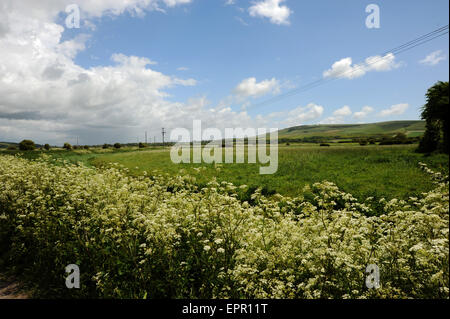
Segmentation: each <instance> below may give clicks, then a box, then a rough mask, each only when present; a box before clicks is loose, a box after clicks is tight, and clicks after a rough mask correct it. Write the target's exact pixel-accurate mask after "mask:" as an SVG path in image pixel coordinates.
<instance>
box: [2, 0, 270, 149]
mask: <svg viewBox="0 0 450 319" xmlns="http://www.w3.org/2000/svg"><path fill="white" fill-rule="evenodd" d="M74 2H75V3H79V4H83V5H84V6H82V7H83V10H85V12H88V13H89V14H90V15H91V16H95V15H102V14H119V13H120V12H124V11H127V10H135V11H136V10H137V11H139V10H144V9H148V10H153V9H154V8H156V7H155V6H156V5H161V4H164V5H167V6H169V7H170V6H174V5H177V4H183V3H188V2H190V1H156V0H154V1H152V0H129V1H117V0H99V1H76V0H70V1H65V0H60V1H56V0H42V1H31V0H30V1H28V0H23V1H12V0H6V1H2V2H1V3H0V9H1V10H0V18H2V19H0V20H1V21H2V25H1V26H0V28H1V31H0V32H1V35H0V52H1V54H0V136H1V138H2V139H4V140H10V141H17V140H21V139H24V138H31V139H33V140H35V141H36V142H41V143H44V142H45V143H51V144H62V143H63V142H65V141H69V142H72V143H74V142H75V140H76V137H77V136H78V137H79V140H80V143H86V144H94V143H96V144H100V143H112V142H130V141H136V137H137V136H142V135H143V132H144V131H145V130H148V131H149V134H150V136H152V135H157V134H158V135H157V136H160V135H159V131H160V127H161V126H164V127H166V128H167V129H168V130H170V128H176V127H185V126H188V123H192V120H194V119H201V120H202V121H203V122H204V123H205V126H206V125H208V126H212V127H217V128H224V127H225V126H226V127H234V126H236V127H254V126H256V125H258V126H259V125H263V123H264V122H265V120H264V119H263V118H256V119H255V118H252V117H251V116H249V115H248V114H247V113H246V112H245V111H233V110H232V109H231V108H230V107H229V106H225V105H224V106H216V107H213V106H211V104H210V102H209V101H208V100H207V99H206V98H205V97H198V98H193V99H189V100H188V101H186V102H177V101H173V100H172V99H173V97H172V96H171V95H170V89H171V88H174V87H177V86H192V85H196V80H195V79H190V78H179V77H176V76H172V75H167V74H163V73H161V72H159V71H157V70H156V69H155V67H156V65H157V64H156V62H155V61H152V60H151V59H149V58H147V57H137V56H130V55H124V54H120V53H115V54H113V55H112V56H111V61H110V63H109V64H108V63H106V64H103V65H99V66H93V67H89V68H86V67H83V66H80V65H78V64H76V63H75V61H74V58H75V57H76V55H77V54H78V53H79V52H80V51H83V50H84V49H85V47H86V41H88V40H89V36H88V35H81V34H80V35H79V36H77V37H75V38H73V39H69V40H63V38H62V34H63V32H64V28H63V26H61V25H58V24H57V23H55V21H56V19H57V15H58V13H59V12H63V11H64V8H65V5H66V4H67V3H74ZM4 21H7V24H6V26H7V27H5V25H4ZM249 83H250V86H251V83H252V81H249ZM262 83H263V84H261V83H256V81H255V83H254V84H255V85H254V88H253V89H252V88H249V91H247V94H249V95H250V96H259V95H260V94H264V92H265V90H269V91H276V85H275V84H276V81H275V82H274V81H272V80H268V81H267V83H266V82H264V81H263V82H262ZM264 83H265V84H268V88H265V84H264ZM241 88H243V87H241ZM245 92H246V91H245V88H243V90H242V93H243V94H245ZM152 130H154V131H152Z"/></svg>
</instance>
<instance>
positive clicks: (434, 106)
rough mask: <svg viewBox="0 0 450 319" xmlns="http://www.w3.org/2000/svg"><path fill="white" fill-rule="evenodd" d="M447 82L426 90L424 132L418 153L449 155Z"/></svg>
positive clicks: (423, 112)
mask: <svg viewBox="0 0 450 319" xmlns="http://www.w3.org/2000/svg"><path fill="white" fill-rule="evenodd" d="M448 90H449V88H448V82H437V83H436V84H435V85H433V86H432V87H431V88H429V89H428V91H427V94H426V97H427V103H426V104H425V105H424V107H423V109H422V114H421V116H422V119H424V120H426V123H427V124H426V131H425V135H424V137H423V139H422V140H421V142H420V144H419V148H418V151H419V152H422V153H428V152H432V151H435V150H440V151H442V152H445V153H447V154H448V153H449V140H448V138H449V137H448V134H449V122H448V121H449V120H448V118H449V115H450V114H449V92H448Z"/></svg>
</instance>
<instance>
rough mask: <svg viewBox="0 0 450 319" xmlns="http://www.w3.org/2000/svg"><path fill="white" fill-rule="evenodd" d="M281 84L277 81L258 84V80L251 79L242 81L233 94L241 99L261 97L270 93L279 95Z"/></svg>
mask: <svg viewBox="0 0 450 319" xmlns="http://www.w3.org/2000/svg"><path fill="white" fill-rule="evenodd" d="M279 92H280V83H279V81H278V80H277V79H275V78H272V79H270V80H263V81H261V82H256V78H254V77H251V78H247V79H244V80H242V82H241V83H239V84H238V86H237V87H236V88H235V89H234V90H233V93H234V94H235V95H236V96H237V97H238V98H241V99H245V98H248V97H261V96H264V95H266V94H269V93H274V94H276V93H279Z"/></svg>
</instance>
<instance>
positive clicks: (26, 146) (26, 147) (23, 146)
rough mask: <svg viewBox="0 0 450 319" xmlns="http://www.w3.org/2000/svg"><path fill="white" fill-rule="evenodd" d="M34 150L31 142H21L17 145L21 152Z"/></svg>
mask: <svg viewBox="0 0 450 319" xmlns="http://www.w3.org/2000/svg"><path fill="white" fill-rule="evenodd" d="M35 148H36V146H35V144H34V142H33V141H32V140H23V141H22V142H20V143H19V149H20V150H21V151H32V150H34V149H35Z"/></svg>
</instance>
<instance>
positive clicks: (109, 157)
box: [24, 143, 448, 200]
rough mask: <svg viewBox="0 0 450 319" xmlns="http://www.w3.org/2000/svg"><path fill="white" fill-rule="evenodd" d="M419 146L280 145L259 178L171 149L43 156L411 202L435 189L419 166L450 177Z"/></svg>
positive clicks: (242, 167)
mask: <svg viewBox="0 0 450 319" xmlns="http://www.w3.org/2000/svg"><path fill="white" fill-rule="evenodd" d="M416 147H417V146H416V145H394V146H378V145H367V146H360V145H358V144H338V143H334V144H333V145H332V146H331V147H321V146H318V145H314V144H291V145H289V146H286V145H280V146H279V159H278V161H279V165H278V171H277V172H276V173H275V174H273V175H260V174H259V167H260V164H259V163H255V164H248V163H246V164H237V163H233V164H216V165H215V164H205V163H202V164H185V163H181V164H174V163H172V161H171V159H170V148H161V147H153V148H146V149H139V148H137V147H135V148H131V147H130V148H122V149H120V150H115V149H112V148H111V149H106V150H103V149H90V150H74V151H66V150H51V151H48V152H43V153H44V154H48V155H50V156H51V157H52V158H59V159H64V160H66V161H68V162H71V163H78V162H80V163H83V164H84V165H86V166H88V167H101V166H108V165H109V164H110V163H118V164H120V165H122V166H124V167H126V168H127V169H129V173H130V174H132V175H141V174H142V173H143V171H146V172H148V173H152V172H159V173H169V174H171V175H172V176H177V175H186V174H188V175H191V176H193V177H194V178H195V181H196V183H197V184H198V185H206V184H207V183H208V182H209V181H211V180H212V179H213V178H217V180H218V181H220V182H222V181H226V182H231V183H233V184H235V185H237V186H240V185H247V186H249V190H248V192H247V195H250V193H251V192H252V191H253V190H255V189H256V188H259V187H261V188H262V189H263V193H264V194H266V195H272V194H275V193H279V194H281V195H284V196H291V197H295V196H298V195H300V194H301V193H302V189H303V188H304V187H305V186H306V185H311V184H313V183H316V182H322V181H329V182H333V183H335V184H336V185H337V186H338V187H339V188H340V189H342V190H343V191H345V192H348V193H351V194H352V195H353V196H355V197H356V198H358V199H360V200H364V199H366V198H367V197H374V198H376V199H379V198H382V197H384V198H387V199H392V198H408V197H410V196H417V195H419V194H420V193H422V192H427V191H429V190H431V188H432V187H433V185H432V183H431V181H430V180H429V179H428V178H426V175H425V174H424V173H423V171H421V170H420V168H419V166H418V162H423V163H426V164H427V165H428V166H429V167H430V168H431V169H433V170H436V171H438V172H442V173H444V174H448V156H447V155H444V154H432V155H423V154H418V153H415V152H414V149H415V148H416ZM246 150H247V148H246ZM40 154H42V153H41V152H27V153H25V154H24V156H25V157H26V158H37V157H39V156H40ZM241 195H242V194H241ZM244 198H246V196H244Z"/></svg>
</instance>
